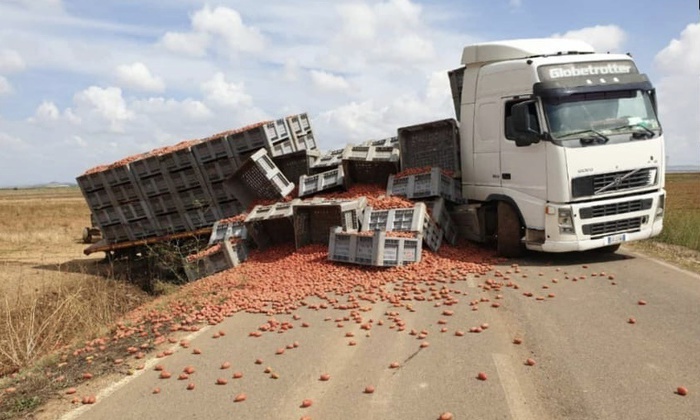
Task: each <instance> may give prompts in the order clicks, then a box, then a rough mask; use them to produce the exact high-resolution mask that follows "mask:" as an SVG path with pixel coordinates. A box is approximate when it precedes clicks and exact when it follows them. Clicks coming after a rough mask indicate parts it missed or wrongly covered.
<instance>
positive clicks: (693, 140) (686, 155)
mask: <svg viewBox="0 0 700 420" xmlns="http://www.w3.org/2000/svg"><path fill="white" fill-rule="evenodd" d="M654 63H655V65H656V67H657V68H658V69H659V70H660V71H661V73H662V75H661V78H660V79H659V81H658V82H657V83H656V87H657V91H658V96H659V114H660V115H659V118H660V120H661V124H662V125H663V127H664V133H665V136H666V138H667V139H668V141H667V142H666V152H667V155H669V156H670V158H669V161H668V164H669V165H687V164H693V165H699V164H700V23H694V24H690V25H688V26H686V28H685V29H684V30H683V31H682V32H681V34H680V38H678V39H673V40H671V42H669V44H668V45H667V46H666V47H665V48H664V49H662V50H661V51H659V53H658V54H656V57H655V58H654Z"/></svg>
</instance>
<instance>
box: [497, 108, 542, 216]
mask: <svg viewBox="0 0 700 420" xmlns="http://www.w3.org/2000/svg"><path fill="white" fill-rule="evenodd" d="M526 99H529V98H522V97H520V98H518V97H508V98H503V100H502V103H501V111H502V114H501V115H502V116H503V117H502V118H503V120H502V123H501V124H500V127H501V130H502V131H501V136H500V138H501V141H500V170H501V173H500V175H501V186H502V187H503V192H504V194H506V195H508V196H509V197H511V198H513V199H514V200H515V201H516V203H517V204H518V207H519V209H520V212H521V214H522V215H523V218H524V219H525V221H526V224H527V227H528V228H535V229H544V204H545V202H546V200H547V165H546V162H547V161H546V152H545V146H546V142H545V141H540V142H539V143H535V144H531V145H529V146H524V147H517V146H516V145H515V139H514V137H513V135H512V132H511V128H510V127H511V126H510V115H511V112H510V111H511V108H512V106H513V105H514V104H516V103H518V102H521V101H523V100H526ZM530 108H531V109H530V115H531V117H530V118H531V122H532V125H533V126H534V127H536V130H537V131H540V132H541V131H542V130H541V128H540V127H541V126H542V125H541V122H540V120H539V113H538V112H537V107H536V105H535V104H534V103H533V104H532V105H531V106H530Z"/></svg>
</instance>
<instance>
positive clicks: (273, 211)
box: [245, 198, 302, 223]
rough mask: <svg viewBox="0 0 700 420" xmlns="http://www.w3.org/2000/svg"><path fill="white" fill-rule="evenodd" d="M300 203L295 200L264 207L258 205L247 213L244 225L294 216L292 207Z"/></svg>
mask: <svg viewBox="0 0 700 420" xmlns="http://www.w3.org/2000/svg"><path fill="white" fill-rule="evenodd" d="M301 202H302V201H301V200H299V199H298V198H295V199H294V200H292V201H283V202H279V203H275V204H270V205H266V206H262V205H258V206H255V207H253V209H252V210H251V211H250V213H248V216H246V218H245V223H250V222H260V221H263V220H270V219H279V218H285V217H289V218H291V217H292V216H294V205H295V204H298V203H301Z"/></svg>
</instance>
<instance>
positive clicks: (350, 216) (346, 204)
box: [292, 197, 367, 249]
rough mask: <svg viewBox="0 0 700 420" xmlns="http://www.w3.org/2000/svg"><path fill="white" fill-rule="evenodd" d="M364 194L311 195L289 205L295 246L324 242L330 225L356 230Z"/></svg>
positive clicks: (364, 201) (358, 226)
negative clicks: (338, 197) (344, 196)
mask: <svg viewBox="0 0 700 420" xmlns="http://www.w3.org/2000/svg"><path fill="white" fill-rule="evenodd" d="M366 206H367V198H366V197H359V198H356V199H353V200H327V199H314V200H310V201H304V202H301V203H297V204H295V205H294V206H293V207H292V210H293V224H294V245H295V246H296V248H297V249H299V248H301V247H303V246H306V245H309V244H312V243H314V244H324V245H326V244H328V232H329V229H330V228H331V227H334V226H341V227H342V228H343V229H345V230H358V229H359V228H360V221H361V219H362V214H363V212H364V209H365V207H366Z"/></svg>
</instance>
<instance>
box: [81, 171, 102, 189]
mask: <svg viewBox="0 0 700 420" xmlns="http://www.w3.org/2000/svg"><path fill="white" fill-rule="evenodd" d="M75 180H76V182H77V183H78V186H79V187H80V189H81V190H82V191H83V193H87V192H92V191H96V190H99V189H102V188H104V187H105V185H106V184H105V181H104V178H103V177H102V172H93V173H90V174H85V175H81V176H79V177H77V178H76V179H75Z"/></svg>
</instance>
